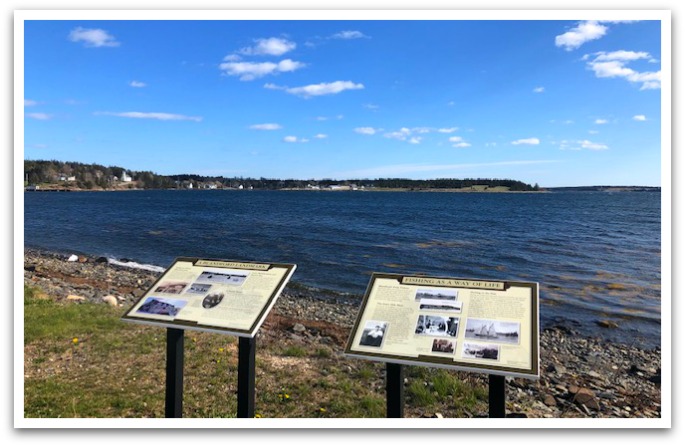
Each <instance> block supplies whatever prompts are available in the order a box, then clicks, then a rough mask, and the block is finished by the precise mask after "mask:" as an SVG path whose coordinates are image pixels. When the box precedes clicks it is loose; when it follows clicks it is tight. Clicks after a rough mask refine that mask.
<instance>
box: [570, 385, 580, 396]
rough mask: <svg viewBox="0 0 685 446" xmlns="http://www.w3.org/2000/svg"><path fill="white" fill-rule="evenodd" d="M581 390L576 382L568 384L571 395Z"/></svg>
mask: <svg viewBox="0 0 685 446" xmlns="http://www.w3.org/2000/svg"><path fill="white" fill-rule="evenodd" d="M579 390H580V387H578V386H576V385H575V384H571V385H570V386H568V393H570V394H571V395H575V394H576V393H578V391H579Z"/></svg>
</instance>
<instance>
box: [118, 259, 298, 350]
mask: <svg viewBox="0 0 685 446" xmlns="http://www.w3.org/2000/svg"><path fill="white" fill-rule="evenodd" d="M295 268H296V266H295V265H292V264H280V263H259V262H242V261H233V260H208V259H195V258H178V259H176V261H175V262H174V263H173V264H172V265H171V266H170V267H169V268H168V269H167V270H166V272H165V273H164V274H163V275H162V276H161V277H160V278H159V279H158V280H157V281H156V282H155V283H154V285H152V287H150V289H149V290H148V291H147V292H146V293H145V294H144V295H143V297H141V298H140V299H139V300H138V301H137V302H136V303H135V304H134V305H133V307H131V309H130V310H129V311H128V312H127V313H126V314H125V315H124V316H123V317H122V319H123V320H125V321H129V322H138V323H143V324H150V325H159V326H164V327H169V328H180V329H190V330H200V331H210V332H220V333H224V334H232V335H236V336H242V337H254V336H255V334H256V333H257V330H259V327H260V326H261V325H262V323H263V322H264V319H265V318H266V316H267V315H268V313H269V311H270V310H271V308H272V307H273V305H274V304H275V303H276V299H277V298H278V296H279V295H280V294H281V292H282V291H283V288H285V285H286V284H287V283H288V280H290V277H291V276H292V274H293V272H294V271H295Z"/></svg>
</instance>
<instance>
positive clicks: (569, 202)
mask: <svg viewBox="0 0 685 446" xmlns="http://www.w3.org/2000/svg"><path fill="white" fill-rule="evenodd" d="M24 241H25V246H26V247H32V248H39V249H46V250H52V251H57V252H64V253H83V254H88V255H93V256H106V257H109V258H111V259H114V260H121V259H122V258H125V259H130V260H131V261H133V262H136V263H138V264H144V265H153V266H156V267H158V268H159V269H160V270H161V269H162V268H165V267H167V266H168V265H170V264H171V263H172V261H173V260H174V259H175V258H176V257H181V256H188V257H203V258H217V259H234V260H253V261H263V262H284V263H296V264H297V265H298V268H297V271H296V272H295V274H294V276H293V278H292V281H293V282H297V283H299V284H301V285H304V286H309V287H315V288H320V289H325V290H332V291H336V292H341V293H348V294H351V295H359V296H360V295H362V294H363V293H364V291H365V289H366V285H367V284H368V280H369V278H370V275H371V273H372V272H390V273H407V274H416V273H426V274H429V275H435V276H447V277H458V278H474V279H491V280H520V281H530V282H539V283H540V319H541V323H542V326H543V328H544V327H545V326H549V325H553V324H558V323H563V324H565V325H567V326H571V327H572V328H574V329H576V330H578V331H580V332H581V333H583V334H586V335H592V336H601V337H603V338H606V339H608V340H615V341H619V342H625V343H639V344H640V345H644V346H658V345H660V336H661V334H660V333H661V330H660V329H661V194H660V193H659V192H551V193H447V192H446V193H438V192H435V193H432V192H369V191H345V192H324V191H320V192H314V191H257V190H251V191H248V190H241V191H235V190H231V191H228V190H190V191H188V190H154V191H127V192H75V193H65V192H54V193H38V192H26V193H24ZM607 320H608V321H612V322H615V323H616V324H617V325H618V328H614V329H610V328H602V327H600V326H599V325H598V321H607Z"/></svg>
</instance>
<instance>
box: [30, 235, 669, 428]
mask: <svg viewBox="0 0 685 446" xmlns="http://www.w3.org/2000/svg"><path fill="white" fill-rule="evenodd" d="M102 259H103V258H93V257H88V256H84V255H81V256H79V260H77V261H75V262H69V261H67V258H66V257H65V256H64V255H63V254H60V253H54V252H52V253H51V252H47V251H41V250H36V249H30V248H25V249H24V283H25V285H29V286H32V287H38V288H39V289H40V290H41V291H42V293H44V295H45V296H46V298H49V299H52V300H55V301H58V302H61V303H63V304H65V305H77V304H78V303H79V302H82V301H88V302H93V303H97V304H101V305H108V304H109V305H113V304H114V305H116V306H118V307H121V311H122V314H123V312H124V311H125V309H126V308H129V307H130V305H132V304H133V303H134V302H135V301H136V300H137V299H138V298H139V297H140V296H142V295H143V294H144V292H145V291H146V290H147V288H148V287H150V286H151V285H152V283H154V281H155V280H156V278H157V277H159V275H160V274H161V273H158V272H153V271H145V270H138V269H132V268H127V267H125V266H119V265H114V264H110V263H106V262H103V261H102ZM74 296H77V297H78V298H80V299H78V298H76V297H74ZM108 296H113V298H108ZM358 306H359V300H358V297H355V296H350V295H343V294H336V293H335V292H329V291H325V290H318V289H312V288H308V287H305V286H301V285H297V284H293V285H290V284H289V285H288V286H287V287H286V288H285V290H284V291H283V293H282V294H281V296H280V297H279V299H278V300H277V302H276V304H275V306H274V308H273V310H272V312H271V314H270V315H269V317H268V318H267V320H266V322H265V324H264V326H263V328H262V330H260V333H262V335H263V336H266V337H267V338H273V339H280V338H281V337H283V336H292V332H293V329H294V327H295V326H296V325H297V326H301V327H304V330H305V331H304V336H303V338H304V339H305V340H306V341H307V342H320V335H321V333H322V332H324V333H325V334H326V337H327V338H328V339H329V340H328V341H327V342H329V343H330V342H331V340H333V342H332V343H330V344H328V345H329V346H332V347H333V348H335V349H336V351H337V352H342V350H343V349H344V344H345V342H346V340H347V336H348V335H349V331H350V329H351V327H352V325H353V323H354V320H355V319H356V316H357V311H358ZM298 330H301V328H300V329H298ZM474 376H477V379H479V380H481V379H482V380H487V376H486V375H482V374H475V375H474ZM507 392H508V396H507V401H508V405H509V408H508V409H509V411H510V412H511V413H517V414H519V415H520V416H525V417H535V418H554V417H583V418H587V417H619V418H624V417H637V418H642V417H647V418H658V417H660V415H661V349H660V348H658V347H657V348H653V349H646V348H640V347H637V346H634V345H625V344H619V343H613V342H607V341H606V340H603V339H600V338H595V337H588V336H584V335H581V334H580V333H578V332H577V331H575V330H574V329H573V328H572V327H569V326H565V325H562V324H557V325H554V326H551V327H547V328H545V329H543V330H542V331H541V333H540V379H539V380H537V381H530V380H524V379H519V378H516V379H511V378H508V379H507Z"/></svg>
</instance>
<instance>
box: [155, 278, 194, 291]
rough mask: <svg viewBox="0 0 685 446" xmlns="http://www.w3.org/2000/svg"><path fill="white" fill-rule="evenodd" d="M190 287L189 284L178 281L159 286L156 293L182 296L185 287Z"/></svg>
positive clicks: (163, 283)
mask: <svg viewBox="0 0 685 446" xmlns="http://www.w3.org/2000/svg"><path fill="white" fill-rule="evenodd" d="M186 286H188V282H178V281H169V280H168V281H165V282H162V283H160V284H159V286H157V288H156V289H155V293H166V294H181V293H182V292H183V290H184V289H185V287H186Z"/></svg>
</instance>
